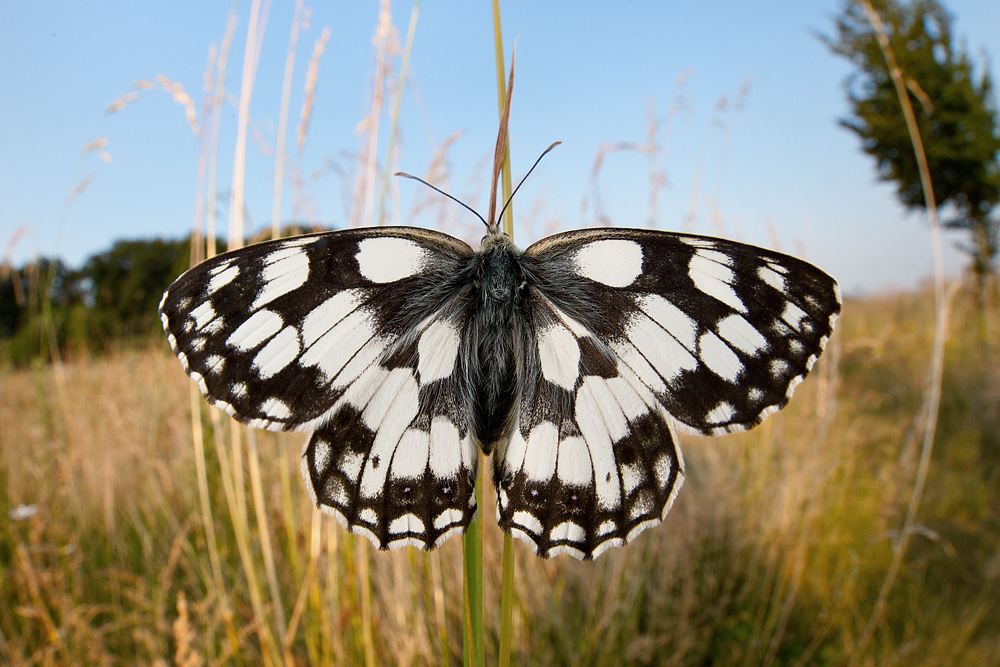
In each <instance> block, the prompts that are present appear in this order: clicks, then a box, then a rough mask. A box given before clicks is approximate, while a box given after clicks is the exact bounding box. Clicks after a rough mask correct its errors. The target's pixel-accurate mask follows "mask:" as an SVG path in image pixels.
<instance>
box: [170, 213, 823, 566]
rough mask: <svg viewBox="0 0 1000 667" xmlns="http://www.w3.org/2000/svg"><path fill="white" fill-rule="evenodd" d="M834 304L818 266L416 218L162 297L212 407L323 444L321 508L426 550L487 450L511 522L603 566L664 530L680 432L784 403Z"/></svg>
mask: <svg viewBox="0 0 1000 667" xmlns="http://www.w3.org/2000/svg"><path fill="white" fill-rule="evenodd" d="M839 311H840V302H839V293H838V290H837V285H836V282H835V281H834V280H833V279H832V278H830V277H829V276H827V275H826V274H825V273H823V272H822V271H820V270H819V269H816V268H815V267H813V266H812V265H810V264H807V263H805V262H802V261H800V260H797V259H795V258H792V257H788V256H786V255H781V254H779V253H774V252H771V251H767V250H763V249H760V248H754V247H751V246H747V245H743V244H739V243H734V242H732V241H726V240H722V239H712V238H708V237H700V236H691V235H683V234H670V233H665V232H655V231H649V230H630V229H614V228H605V229H591V230H580V231H575V232H567V233H563V234H557V235H555V236H551V237H548V238H546V239H542V240H541V241H538V242H536V243H534V244H532V245H531V246H529V247H528V248H527V249H525V250H524V251H522V250H519V249H517V248H516V247H515V246H514V244H513V243H512V242H511V240H510V239H509V238H508V237H507V236H506V235H504V234H503V233H502V232H500V231H498V230H496V229H495V228H492V227H491V228H490V229H489V231H488V233H487V235H486V237H484V239H483V243H482V246H481V248H480V249H479V250H478V251H475V250H473V249H472V248H471V247H470V246H469V245H468V244H466V243H464V242H462V241H460V240H458V239H455V238H453V237H450V236H448V235H445V234H440V233H437V232H431V231H427V230H421V229H416V228H407V227H382V228H370V229H351V230H344V231H339V232H327V233H321V234H312V235H307V236H302V237H296V238H291V239H281V240H276V241H271V242H266V243H262V244H257V245H255V246H249V247H247V248H244V249H241V250H237V251H234V252H231V253H226V254H224V255H220V256H218V257H215V258H212V259H210V260H208V261H206V262H204V263H202V264H200V265H198V266H196V267H194V268H192V269H191V270H190V271H189V272H188V273H186V274H185V275H184V276H182V277H181V278H179V279H178V280H177V282H175V283H174V284H173V285H172V286H171V287H170V288H169V289H168V290H167V292H166V293H165V294H164V298H163V301H162V302H161V306H160V314H161V319H162V320H163V325H164V329H165V331H166V332H167V338H168V341H169V342H170V345H171V347H172V349H173V351H174V352H175V354H177V356H178V358H179V359H180V360H181V362H182V364H183V366H184V368H185V370H186V371H187V373H188V374H189V375H190V376H191V377H192V378H193V379H194V380H195V381H197V382H198V386H199V388H200V389H201V391H202V393H203V394H204V395H205V396H206V397H207V398H208V399H209V401H210V402H212V403H213V404H215V405H217V406H218V407H220V408H222V409H223V410H225V411H226V412H228V413H229V414H231V415H232V416H234V417H235V418H236V419H238V420H240V421H242V422H244V423H247V424H250V425H251V426H256V427H260V428H268V429H273V430H290V429H295V430H304V431H309V432H311V436H310V438H309V441H308V443H307V444H306V446H305V448H304V451H303V459H302V472H303V475H304V477H305V479H306V481H307V485H308V488H309V491H310V494H311V495H312V497H313V500H314V501H315V502H316V504H317V505H318V506H320V507H321V508H322V509H323V510H324V511H327V512H329V513H331V514H333V515H334V516H336V517H337V518H338V520H340V521H341V523H343V524H344V525H345V526H347V527H348V528H349V529H350V530H352V531H354V532H356V533H360V534H364V535H366V536H367V537H368V538H369V539H371V540H372V542H373V543H375V544H376V545H377V546H379V547H380V548H395V547H398V546H402V545H415V546H419V547H421V548H433V547H435V546H437V545H439V544H440V543H441V542H442V541H443V540H445V539H447V538H448V537H449V536H451V535H453V534H456V533H460V532H462V531H463V530H464V529H465V527H466V526H468V524H469V522H470V521H471V520H472V518H473V517H474V516H475V513H476V504H475V498H474V487H475V478H476V471H477V466H478V465H479V460H480V452H482V453H485V454H487V455H490V456H491V467H492V478H493V481H494V484H495V486H496V488H497V518H498V521H499V523H500V526H501V528H503V529H504V530H505V531H507V532H510V533H512V534H514V535H515V536H517V537H519V538H521V539H523V540H524V541H526V542H527V543H528V544H529V545H530V546H531V547H532V548H533V549H534V550H535V552H536V553H538V554H539V555H541V556H546V557H547V556H552V555H555V554H560V553H566V554H570V555H573V556H575V557H577V558H594V557H596V556H597V555H599V554H601V553H602V552H604V551H605V550H606V549H608V548H609V547H612V546H620V545H622V544H625V543H627V542H628V541H630V540H631V539H633V538H634V537H635V536H636V535H638V534H639V533H640V532H641V531H642V530H644V529H645V528H648V527H650V526H652V525H655V524H656V523H659V522H660V521H661V520H662V518H663V517H664V516H665V514H666V512H667V511H668V510H669V508H670V505H671V503H672V502H673V499H674V497H675V496H676V493H677V491H678V489H679V488H680V486H681V484H682V482H683V476H684V464H683V459H682V457H681V454H680V450H679V449H678V447H677V440H676V435H675V432H676V431H677V430H681V431H685V432H688V433H693V434H700V435H717V434H721V433H728V432H734V431H740V430H745V429H747V428H751V427H752V426H754V425H756V424H757V423H759V422H760V421H761V420H762V419H764V418H765V417H766V416H767V415H769V414H771V413H773V412H775V411H777V410H779V409H780V408H781V407H783V406H784V405H785V404H786V403H787V401H788V399H789V398H790V396H791V393H792V390H793V389H794V387H795V386H796V385H797V384H798V383H799V382H800V381H801V380H802V378H803V377H804V376H805V375H806V373H807V372H808V371H809V369H810V368H811V367H812V365H813V363H814V362H815V360H816V358H817V357H818V355H819V353H820V352H821V350H822V349H823V346H824V345H825V343H826V341H827V339H828V338H829V336H830V334H831V333H832V330H833V326H834V322H835V321H836V317H837V314H838V313H839Z"/></svg>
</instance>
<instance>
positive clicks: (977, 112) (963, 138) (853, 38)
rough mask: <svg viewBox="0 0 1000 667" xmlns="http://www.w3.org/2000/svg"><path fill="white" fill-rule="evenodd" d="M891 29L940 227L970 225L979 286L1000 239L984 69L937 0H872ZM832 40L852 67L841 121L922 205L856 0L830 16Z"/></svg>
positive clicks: (998, 187)
mask: <svg viewBox="0 0 1000 667" xmlns="http://www.w3.org/2000/svg"><path fill="white" fill-rule="evenodd" d="M872 5H873V6H874V8H875V10H876V11H878V13H879V14H880V15H881V17H882V20H883V22H884V23H885V26H886V30H887V31H888V36H889V40H890V43H891V46H892V50H893V53H894V55H895V57H896V60H897V62H898V64H899V67H900V69H901V70H902V74H903V78H904V80H905V81H906V84H907V89H908V91H909V94H910V97H911V102H912V104H913V107H914V109H915V110H916V113H917V124H918V125H919V128H920V136H921V139H922V140H923V143H924V149H925V151H926V153H927V161H928V166H929V167H930V172H931V177H932V179H933V182H934V201H935V203H936V204H937V205H938V206H939V207H946V208H944V210H945V212H946V217H945V218H944V222H943V224H944V226H946V227H949V228H952V229H961V230H965V231H967V232H968V233H969V236H970V239H969V243H967V244H963V246H962V247H963V249H964V250H965V251H966V252H968V253H969V254H970V255H971V257H972V266H971V268H972V271H973V272H974V274H975V275H976V277H977V278H978V280H979V284H980V286H983V285H984V281H985V280H986V279H987V278H988V277H989V276H990V275H991V272H992V271H993V262H994V260H995V259H996V256H997V253H998V251H1000V247H998V241H1000V218H998V217H997V216H995V215H994V211H995V210H996V208H997V204H998V202H1000V163H998V160H997V156H998V152H1000V136H998V130H997V107H996V101H995V99H994V97H993V84H992V81H991V79H990V75H989V72H988V71H987V70H986V69H985V67H984V68H983V70H982V72H981V73H980V74H979V75H978V77H977V76H976V73H975V71H974V69H975V68H974V66H973V63H972V61H971V60H970V59H969V57H968V55H967V54H966V53H965V50H964V48H962V47H960V46H956V45H955V44H954V41H953V38H952V32H951V22H952V17H951V15H950V14H949V13H948V12H947V11H946V10H945V8H944V7H943V6H942V5H941V3H939V2H938V1H937V0H912V1H911V2H909V3H903V2H899V1H898V0H873V2H872ZM835 26H836V38H832V37H821V39H822V40H823V41H824V42H825V43H826V44H827V46H829V48H830V49H831V50H832V51H833V52H834V53H836V54H837V55H840V56H843V57H844V58H847V59H848V60H850V61H851V62H852V63H853V64H854V66H855V71H854V72H853V73H852V74H851V76H850V77H849V78H848V79H847V81H846V83H845V88H846V90H847V97H848V100H849V102H850V105H851V116H850V117H849V118H844V119H841V121H840V123H841V125H843V126H844V127H846V128H847V129H849V130H851V131H852V132H854V133H855V134H857V135H858V137H859V138H860V139H861V145H862V148H863V150H864V151H865V152H866V153H868V154H869V155H871V156H872V157H873V158H875V160H876V166H877V170H878V175H879V177H880V178H881V179H882V180H886V181H894V182H895V183H896V191H897V194H898V196H899V199H900V201H901V202H902V203H903V204H904V205H905V206H906V207H907V208H909V209H922V208H924V207H925V200H924V193H923V189H922V187H921V184H920V174H919V171H918V168H917V161H916V157H915V155H914V151H913V147H912V144H911V143H910V137H909V134H908V132H907V129H906V122H905V120H904V119H903V112H902V109H901V107H900V103H899V98H898V97H897V96H896V90H895V88H894V87H893V83H892V78H891V76H890V73H889V69H888V65H887V64H886V61H885V57H884V56H883V54H882V52H881V50H880V48H879V45H878V42H877V40H876V36H875V32H874V29H873V28H872V26H871V25H870V24H869V22H868V19H867V18H866V16H865V13H864V11H863V10H862V9H861V6H860V5H859V4H858V2H857V1H856V0H847V2H845V4H844V7H843V11H842V12H841V14H840V15H839V16H838V17H837V18H836V19H835Z"/></svg>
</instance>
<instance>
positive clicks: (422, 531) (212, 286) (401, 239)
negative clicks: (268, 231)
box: [160, 228, 478, 548]
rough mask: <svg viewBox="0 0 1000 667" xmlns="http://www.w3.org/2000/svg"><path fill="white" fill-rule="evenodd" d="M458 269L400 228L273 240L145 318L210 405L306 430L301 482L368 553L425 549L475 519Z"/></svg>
mask: <svg viewBox="0 0 1000 667" xmlns="http://www.w3.org/2000/svg"><path fill="white" fill-rule="evenodd" d="M472 257H473V252H472V249H471V248H469V247H468V245H466V244H464V243H462V242H461V241H458V240H457V239H453V238H452V237H450V236H447V235H444V234H438V233H434V232H428V231H425V230H420V229H410V228H392V229H386V228H381V229H363V230H361V229H359V230H347V231H341V232H331V233H323V234H313V235H307V236H302V237H297V238H293V239H285V240H277V241H272V242H267V243H262V244H257V245H254V246H249V247H247V248H244V249H241V250H237V251H234V252H231V253H226V254H224V255H220V256H218V257H215V258H213V259H211V260H209V261H206V262H203V263H202V264H199V265H198V266H196V267H194V268H193V269H191V271H189V272H188V273H186V274H185V275H184V276H182V277H181V278H180V279H178V281H177V282H176V283H174V285H172V286H171V287H170V288H169V289H168V291H167V292H166V294H165V295H164V298H163V301H162V302H161V306H160V312H161V319H162V320H163V324H164V329H165V330H166V332H167V337H168V340H169V341H170V344H171V347H172V348H173V350H174V353H175V354H177V356H178V357H179V358H180V360H181V362H182V364H183V365H184V367H185V370H186V371H187V373H188V374H189V375H190V376H191V377H192V379H194V380H196V381H197V382H198V385H199V387H200V389H201V391H202V393H203V394H204V395H205V396H206V397H207V398H208V399H209V401H210V402H212V403H213V404H215V405H217V406H218V407H220V408H222V409H224V410H225V411H226V412H228V413H229V414H231V415H232V416H233V417H235V418H236V419H238V420H239V421H242V422H244V423H247V424H250V425H252V426H256V427H261V428H269V429H272V430H289V429H296V430H312V431H314V432H313V434H312V436H311V437H310V439H309V442H308V444H307V445H306V448H305V451H304V454H303V463H302V471H303V475H304V476H305V478H306V481H307V483H308V485H309V488H310V493H311V494H312V496H313V498H314V500H315V501H316V502H317V504H318V505H319V506H320V507H322V508H323V509H324V510H326V511H329V512H332V513H333V514H335V515H336V516H337V518H338V519H340V520H341V522H342V523H344V524H345V525H347V526H348V527H349V528H350V529H351V530H353V531H355V532H360V533H363V534H365V535H367V536H368V537H369V538H371V539H372V541H373V542H374V543H375V544H377V545H378V546H379V547H381V548H389V547H395V546H400V545H402V544H416V545H419V546H423V547H424V548H431V547H433V546H435V545H436V544H437V543H438V542H439V541H440V540H441V539H443V538H444V537H445V536H447V535H448V534H450V533H452V532H455V531H456V530H458V531H460V530H462V529H464V527H465V526H466V525H468V523H469V521H471V519H472V517H473V515H474V513H475V500H474V494H473V491H472V489H473V487H474V479H475V470H476V465H477V463H478V453H477V452H476V449H475V445H474V443H473V439H472V435H471V434H470V433H469V429H468V401H467V398H466V396H467V395H468V390H467V388H466V387H465V381H464V375H463V374H462V373H461V368H460V364H459V363H458V350H459V347H460V342H461V341H460V334H461V332H462V331H463V329H464V326H465V324H464V318H465V314H464V312H462V311H461V309H460V308H456V305H455V304H456V303H458V302H460V301H461V299H460V297H461V291H462V285H463V284H464V283H463V281H460V280H458V278H457V277H458V276H461V275H462V274H463V271H464V270H465V267H466V266H467V265H468V264H469V262H470V261H471V258H472ZM456 297H459V298H458V299H457V300H456Z"/></svg>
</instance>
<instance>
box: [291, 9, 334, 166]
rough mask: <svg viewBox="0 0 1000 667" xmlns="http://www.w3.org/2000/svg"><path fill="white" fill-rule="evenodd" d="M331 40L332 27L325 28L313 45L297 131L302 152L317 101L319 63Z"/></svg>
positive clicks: (297, 142) (297, 139)
mask: <svg viewBox="0 0 1000 667" xmlns="http://www.w3.org/2000/svg"><path fill="white" fill-rule="evenodd" d="M329 41H330V29H329V28H323V32H321V33H320V35H319V38H318V39H317V40H316V43H315V44H314V45H313V53H312V57H311V58H310V59H309V68H308V69H307V70H306V85H305V99H304V100H303V101H302V115H301V117H300V118H299V127H298V131H297V132H296V140H295V145H296V146H297V147H298V149H299V152H301V151H302V150H303V149H304V148H305V146H306V135H307V134H308V132H309V120H310V119H311V118H312V110H313V104H314V103H315V101H316V82H317V80H318V79H319V63H320V60H321V59H322V58H323V52H324V51H325V50H326V45H327V43H328V42H329Z"/></svg>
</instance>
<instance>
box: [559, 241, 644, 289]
mask: <svg viewBox="0 0 1000 667" xmlns="http://www.w3.org/2000/svg"><path fill="white" fill-rule="evenodd" d="M574 260H575V262H576V268H577V270H578V271H579V272H580V275H582V276H584V277H586V278H590V279H591V280H593V281H595V282H599V283H601V284H603V285H607V286H608V287H628V286H629V285H631V284H632V283H634V282H635V279H636V278H638V277H639V276H640V275H641V274H642V246H641V245H639V244H638V243H636V242H635V241H628V240H624V239H611V240H607V241H594V242H593V243H588V244H587V245H585V246H584V247H583V248H582V249H581V250H579V251H578V252H577V253H576V255H575V256H574Z"/></svg>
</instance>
